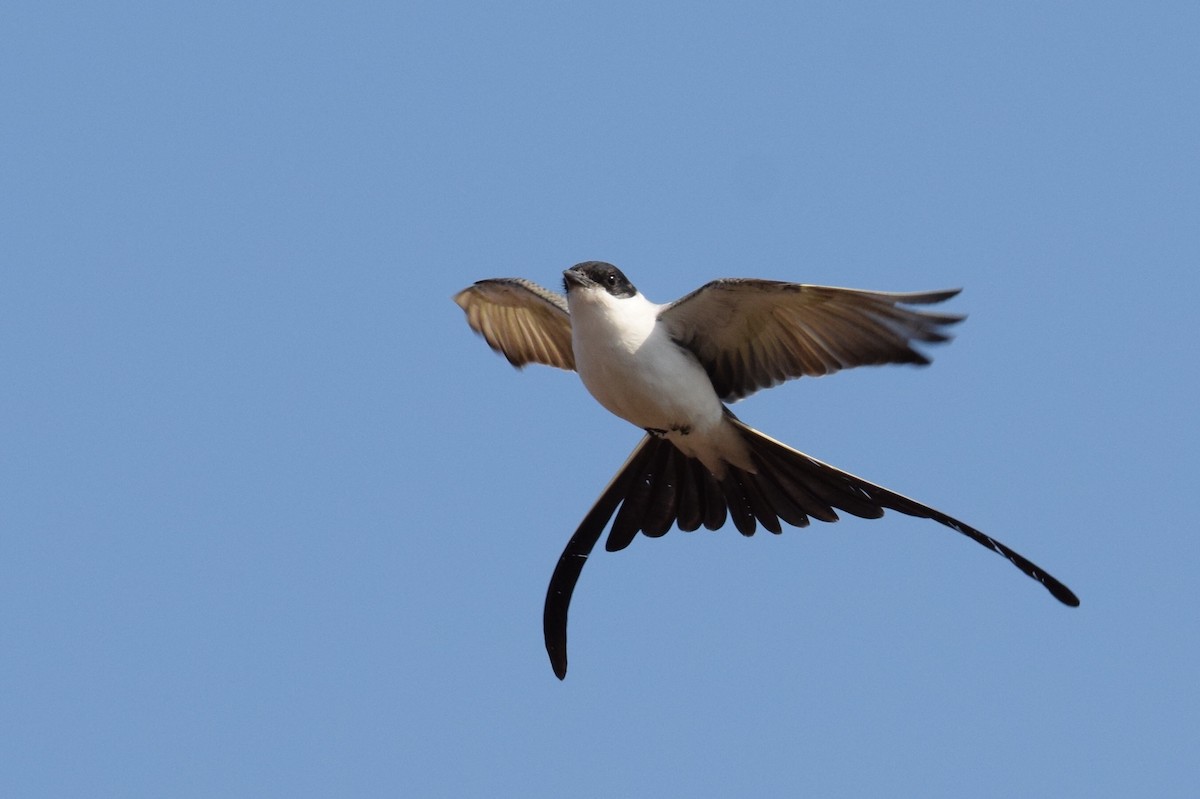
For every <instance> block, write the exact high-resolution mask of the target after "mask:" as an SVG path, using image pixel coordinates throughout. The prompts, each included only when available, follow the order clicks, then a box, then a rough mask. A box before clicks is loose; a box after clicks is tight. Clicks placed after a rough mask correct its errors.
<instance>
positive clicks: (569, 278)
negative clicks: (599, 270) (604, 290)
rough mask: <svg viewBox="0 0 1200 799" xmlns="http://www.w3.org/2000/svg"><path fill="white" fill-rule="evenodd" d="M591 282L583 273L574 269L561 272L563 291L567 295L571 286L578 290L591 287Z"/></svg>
mask: <svg viewBox="0 0 1200 799" xmlns="http://www.w3.org/2000/svg"><path fill="white" fill-rule="evenodd" d="M591 282H592V281H591V280H589V279H588V277H587V275H585V274H584V273H583V272H581V271H579V270H578V269H576V268H575V267H571V268H570V269H568V270H566V271H565V272H563V290H564V291H566V292H567V293H568V294H569V293H570V292H571V287H572V286H578V287H579V288H583V287H585V286H589V285H591Z"/></svg>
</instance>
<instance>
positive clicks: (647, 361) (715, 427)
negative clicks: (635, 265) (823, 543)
mask: <svg viewBox="0 0 1200 799" xmlns="http://www.w3.org/2000/svg"><path fill="white" fill-rule="evenodd" d="M589 299H590V298H589ZM597 299H598V300H599V301H598V302H594V303H593V302H573V303H572V307H571V326H572V330H571V333H572V342H571V343H572V347H573V348H574V351H575V368H576V370H577V371H578V373H579V377H580V379H581V380H583V384H584V386H585V387H586V388H587V390H588V392H589V393H591V395H592V396H593V397H595V398H596V401H597V402H599V403H600V404H601V405H603V406H604V407H605V408H607V409H608V410H609V411H611V412H612V413H614V414H616V415H617V416H619V417H621V418H622V419H624V420H626V421H627V422H630V423H631V424H635V425H637V426H638V427H641V428H643V429H645V430H649V431H651V432H654V433H655V434H657V435H661V436H664V437H666V438H668V439H670V440H671V441H672V443H674V444H675V445H676V446H677V447H679V449H680V450H682V451H683V452H684V453H685V454H687V455H690V456H692V457H697V458H700V459H701V460H702V461H703V462H704V463H705V465H706V466H708V467H709V469H710V470H712V471H713V472H714V473H718V474H719V473H721V472H722V471H723V466H722V465H721V462H722V461H725V460H731V461H733V462H735V463H737V462H744V461H745V458H744V457H743V453H742V449H743V447H742V446H741V443H740V441H731V439H730V436H729V435H728V434H729V432H730V431H729V430H727V429H726V425H724V424H723V422H724V412H725V411H724V406H723V405H722V404H721V400H720V398H719V397H718V396H717V394H716V392H715V391H714V390H713V387H712V381H710V380H709V378H708V374H707V373H706V372H705V371H704V367H702V366H701V365H700V363H699V361H697V360H696V358H695V357H694V356H693V355H692V354H691V353H689V352H687V351H686V350H684V349H682V348H681V347H679V346H678V345H676V344H675V343H674V342H673V341H671V340H670V338H669V337H668V336H667V335H666V333H665V332H663V330H662V328H661V327H657V326H656V325H655V318H656V317H655V314H654V312H653V311H654V308H655V306H653V304H652V303H649V302H647V301H646V300H644V299H643V298H641V297H637V298H631V299H625V300H622V301H620V302H610V301H608V298H607V296H606V295H602V296H601V297H598V298H597ZM739 465H740V463H739Z"/></svg>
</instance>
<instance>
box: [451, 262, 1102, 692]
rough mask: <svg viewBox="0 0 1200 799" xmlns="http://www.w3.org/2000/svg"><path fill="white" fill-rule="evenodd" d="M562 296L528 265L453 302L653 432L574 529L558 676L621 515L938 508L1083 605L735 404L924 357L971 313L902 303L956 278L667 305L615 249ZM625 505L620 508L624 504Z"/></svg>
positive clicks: (511, 356)
mask: <svg viewBox="0 0 1200 799" xmlns="http://www.w3.org/2000/svg"><path fill="white" fill-rule="evenodd" d="M563 287H564V289H565V290H566V297H565V298H564V297H563V296H562V295H560V294H557V293H555V292H552V291H548V290H547V289H544V288H542V287H541V286H538V285H536V284H535V283H532V282H530V281H528V280H523V279H520V278H500V279H495V280H481V281H479V282H478V283H476V284H475V285H473V286H471V287H470V288H467V289H464V290H463V291H460V292H459V293H458V294H456V295H455V296H454V301H455V302H456V303H458V305H459V306H460V307H462V309H463V310H464V311H466V314H467V323H468V324H470V326H471V327H472V328H473V329H474V330H475V331H476V332H478V333H480V334H482V335H483V337H484V339H486V340H487V343H488V344H489V345H491V347H492V348H493V349H495V350H497V351H498V352H500V353H502V354H503V355H504V356H505V357H506V358H508V360H509V361H510V362H511V363H512V364H513V365H514V366H516V367H518V368H519V367H522V366H524V365H525V364H527V363H541V364H546V365H548V366H556V367H558V368H560V369H569V370H571V369H573V370H575V371H576V372H578V373H579V377H580V379H581V380H583V384H584V386H586V387H587V390H588V391H589V392H590V393H591V394H592V396H593V397H595V398H596V400H597V401H598V402H599V403H600V404H601V405H603V406H604V407H605V408H607V409H608V410H610V411H612V412H613V413H614V414H616V415H617V416H619V417H621V418H622V419H624V420H626V421H628V422H630V423H632V424H635V425H637V426H638V427H640V428H642V429H643V430H645V431H646V435H645V437H643V438H642V440H641V442H640V443H639V444H638V445H637V447H636V448H635V449H634V450H633V454H631V455H630V456H629V459H628V460H626V461H625V464H624V465H623V466H622V467H621V469H620V471H618V472H617V475H616V477H614V478H613V479H612V481H611V482H610V483H609V484H608V486H607V487H606V488H605V489H604V491H603V493H601V495H600V498H599V499H598V500H596V504H595V505H593V506H592V509H591V510H590V511H588V514H587V516H585V517H584V519H583V521H582V522H581V523H580V525H579V528H578V529H577V530H576V531H575V534H574V535H573V536H572V537H571V540H570V542H569V543H568V544H567V547H566V549H565V550H564V551H563V553H562V556H561V557H560V558H559V561H558V566H557V567H556V568H555V570H554V574H553V576H552V577H551V578H550V588H549V590H548V592H547V594H546V607H545V612H544V615H543V627H544V631H545V636H546V652H547V653H548V654H549V655H550V663H551V665H552V666H553V667H554V673H555V674H556V675H558V677H559V679H562V678H564V677H565V676H566V673H567V610H568V607H569V605H570V602H571V593H572V592H573V591H574V590H575V583H576V582H577V581H578V579H579V575H580V573H581V571H582V570H583V564H584V563H585V562H586V560H587V557H588V555H589V554H590V553H591V551H592V548H593V547H594V546H595V544H596V542H597V541H598V540H599V539H600V536H601V534H603V532H604V528H605V527H607V526H608V522H609V519H611V518H612V516H613V513H614V512H615V513H616V520H615V521H614V522H613V525H612V529H611V530H610V532H609V534H608V541H607V542H606V545H605V546H606V548H607V549H608V550H609V551H610V552H611V551H616V550H619V549H623V548H625V547H627V546H629V544H630V542H632V541H633V537H634V536H635V535H637V533H638V531H641V532H643V533H645V534H646V535H647V536H651V537H657V536H661V535H663V534H665V533H666V532H667V530H669V529H670V528H671V525H672V524H676V525H678V526H679V529H680V530H686V531H690V530H696V529H698V528H699V527H700V526H701V525H704V526H705V527H707V528H708V529H710V530H715V529H717V528H719V527H721V526H722V525H723V524H724V523H725V519H726V514H727V513H728V516H730V517H732V519H733V523H734V525H735V526H736V527H737V529H738V531H739V532H741V533H742V535H747V536H748V535H753V533H754V530H755V527H756V523H757V524H761V525H762V526H763V527H765V528H766V529H768V530H770V531H771V532H773V533H778V532H780V530H781V526H780V522H781V521H782V522H786V523H788V524H791V525H794V526H796V527H804V526H807V525H808V523H809V519H810V518H812V519H818V520H820V521H823V522H834V521H837V519H838V516H837V513H836V512H835V509H837V510H842V511H845V512H846V513H850V514H852V515H854V516H860V517H863V518H868V519H874V518H878V517H880V516H882V515H883V512H884V510H885V509H889V510H895V511H899V512H900V513H906V514H908V515H910V516H919V517H922V518H928V519H933V520H935V521H938V522H941V523H942V524H944V525H946V526H947V527H950V528H951V529H953V530H957V531H958V532H960V533H962V534H963V535H965V536H967V537H969V538H971V539H973V540H974V541H977V542H978V543H980V544H982V545H984V546H985V547H987V548H988V549H991V550H993V551H995V552H998V553H999V554H1001V555H1003V556H1004V557H1006V558H1008V560H1009V561H1011V562H1012V563H1013V565H1015V566H1016V567H1017V568H1018V569H1020V570H1021V571H1022V572H1024V573H1025V574H1027V575H1028V576H1030V577H1032V578H1033V579H1035V580H1037V581H1038V582H1039V583H1041V584H1042V585H1044V586H1045V587H1046V589H1047V590H1048V591H1050V593H1051V594H1053V595H1054V597H1055V598H1056V599H1057V600H1059V601H1060V602H1062V603H1063V604H1066V605H1070V606H1072V607H1074V606H1077V605H1078V604H1079V599H1078V598H1076V596H1075V594H1073V593H1072V592H1071V590H1070V589H1069V588H1067V587H1066V586H1065V585H1063V584H1062V583H1060V582H1059V581H1058V580H1056V579H1055V578H1054V577H1052V576H1050V575H1049V574H1048V573H1047V572H1046V571H1045V570H1044V569H1042V568H1041V567H1039V566H1037V565H1036V564H1034V563H1032V562H1030V561H1029V560H1027V559H1026V558H1024V557H1023V556H1021V555H1019V554H1017V553H1016V552H1014V551H1013V550H1011V549H1009V548H1008V547H1007V546H1005V545H1004V544H1002V543H1000V542H999V541H997V540H996V539H994V538H992V537H991V536H988V535H985V534H984V533H981V532H980V531H979V530H976V529H975V528H973V527H971V526H969V525H967V524H964V523H963V522H960V521H959V520H957V519H954V518H952V517H950V516H947V515H946V514H944V513H942V512H941V511H938V510H935V509H933V508H931V507H929V506H927V505H922V504H921V503H919V502H915V501H914V500H911V499H909V498H907V497H904V496H901V495H900V494H896V493H894V492H892V491H889V490H887V489H886V488H882V487H881V486H877V485H875V484H874V483H869V482H867V481H866V480H863V479H862V478H860V477H855V476H854V475H852V474H848V473H846V472H843V471H841V470H840V469H837V468H835V467H833V466H830V465H829V464H827V463H822V462H821V461H819V460H816V459H815V458H811V457H809V456H808V455H805V454H804V453H802V452H799V451H797V450H794V449H792V448H791V447H788V446H786V445H785V444H781V443H780V442H778V441H776V440H775V439H773V438H770V437H769V436H766V435H764V434H763V433H760V432H759V431H757V430H755V429H753V428H751V427H749V426H747V425H746V424H744V423H743V422H741V421H740V420H739V419H738V418H737V417H736V416H734V415H733V413H732V412H731V411H730V410H729V408H728V407H727V406H726V404H725V403H727V402H734V401H736V400H739V399H741V398H743V397H745V396H747V395H749V394H752V393H753V392H755V391H757V390H759V389H760V388H767V387H769V386H774V385H777V384H778V383H782V382H783V381H784V380H788V379H791V378H794V377H801V376H804V375H812V376H816V375H825V374H831V373H833V372H836V371H838V370H840V369H848V368H850V367H852V366H864V365H870V364H885V363H909V364H921V365H924V364H928V363H929V359H928V358H926V357H925V356H924V355H923V354H921V353H920V352H919V351H917V350H916V349H914V348H913V342H922V343H926V344H936V343H940V342H945V341H948V340H949V336H948V335H947V333H946V332H944V329H945V328H946V327H948V326H949V325H952V324H955V323H957V322H960V321H962V319H963V318H964V317H961V316H955V315H951V314H940V313H931V312H929V311H918V310H912V309H911V308H908V307H905V306H912V305H929V304H932V303H938V302H942V301H943V300H947V299H949V298H950V297H953V296H954V295H955V294H957V293H958V290H957V289H951V290H948V291H929V292H920V293H911V294H896V293H888V292H880V291H859V290H856V289H844V288H831V287H827V286H810V285H804V284H800V283H782V282H778V281H772V280H749V279H727V280H714V281H712V282H710V283H707V284H705V285H704V286H701V287H700V288H699V289H697V290H695V291H693V292H692V293H691V294H688V295H686V296H684V297H683V298H681V299H679V300H676V301H675V302H672V303H669V304H667V305H657V304H655V303H653V302H650V300H648V299H646V298H645V297H644V296H642V295H641V294H640V293H638V290H637V289H635V288H634V287H633V284H631V283H630V282H629V280H628V279H626V277H625V275H624V274H623V273H622V272H621V270H619V269H617V268H616V267H615V266H613V265H612V264H607V263H603V262H600V261H586V262H584V263H581V264H577V265H576V266H573V267H571V268H570V269H568V270H566V271H565V272H563ZM618 507H619V508H620V510H618Z"/></svg>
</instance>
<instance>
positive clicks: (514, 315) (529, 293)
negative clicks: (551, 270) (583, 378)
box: [454, 277, 575, 371]
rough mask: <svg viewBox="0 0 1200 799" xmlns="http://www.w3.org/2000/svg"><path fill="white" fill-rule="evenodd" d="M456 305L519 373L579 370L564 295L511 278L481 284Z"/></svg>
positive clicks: (457, 299) (458, 296)
mask: <svg viewBox="0 0 1200 799" xmlns="http://www.w3.org/2000/svg"><path fill="white" fill-rule="evenodd" d="M454 301H455V302H456V303H458V306H459V307H460V308H462V309H463V311H465V312H466V314H467V324H469V325H470V326H471V329H472V330H474V331H475V332H476V333H479V334H480V335H481V336H483V338H484V340H485V341H487V343H488V345H489V346H491V348H492V349H494V350H496V352H499V353H500V354H501V355H503V356H504V357H505V358H507V359H508V362H509V363H511V364H512V365H513V366H515V367H517V368H518V369H519V368H521V367H522V366H524V365H525V364H527V363H541V364H545V365H546V366H554V367H557V368H559V369H567V370H572V371H573V370H574V369H575V352H574V350H573V349H572V348H571V315H570V314H569V313H568V311H567V301H566V298H564V297H563V296H562V295H561V294H557V293H555V292H553V291H550V290H548V289H545V288H542V287H541V286H539V285H538V284H536V283H533V282H531V281H529V280H524V279H522V278H516V277H508V278H494V279H492V280H480V281H479V282H478V283H476V284H475V285H473V286H470V287H469V288H465V289H463V290H462V291H460V292H458V293H457V294H455V295H454Z"/></svg>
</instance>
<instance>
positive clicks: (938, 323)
mask: <svg viewBox="0 0 1200 799" xmlns="http://www.w3.org/2000/svg"><path fill="white" fill-rule="evenodd" d="M958 292H959V289H948V290H945V291H928V292H919V293H911V294H896V293H890V292H882V291H860V290H857V289H843V288H833V287H830V286H809V285H805V284H801V283H782V282H778V281H773V280H743V279H728V280H714V281H713V282H711V283H708V284H706V285H704V286H701V287H700V288H699V289H697V290H696V291H693V292H692V293H691V294H688V295H686V296H684V297H682V298H681V299H679V300H677V301H676V302H673V303H671V304H670V305H668V306H666V307H665V308H664V309H663V310H662V312H661V313H660V314H659V317H660V319H661V320H662V321H663V322H664V323H665V324H666V326H667V330H668V331H669V332H670V334H671V337H672V338H673V339H674V340H675V341H677V342H678V343H679V344H681V345H682V346H684V347H687V348H688V349H690V350H691V351H692V352H694V353H695V354H696V357H697V358H699V359H700V363H701V364H703V366H704V368H705V369H706V370H707V371H708V374H709V377H710V378H711V379H712V381H713V386H714V388H716V390H717V394H719V395H720V396H721V398H722V399H724V400H726V401H727V402H732V401H734V400H738V399H741V398H742V397H745V396H747V395H749V394H752V393H754V392H755V391H757V390H759V389H760V388H767V387H769V386H774V385H777V384H779V383H782V382H783V381H784V380H789V379H791V378H794V377H801V376H804V375H811V376H817V375H826V374H831V373H833V372H836V371H838V370H841V369H849V368H850V367H853V366H865V365H871V364H885V363H912V364H922V365H923V364H927V363H929V359H928V358H927V357H925V355H923V354H922V353H920V352H918V351H917V350H916V349H914V348H913V346H912V344H913V342H914V341H920V342H924V343H927V344H936V343H941V342H944V341H949V340H950V336H949V335H948V334H947V333H946V332H944V328H945V327H947V326H949V325H952V324H954V323H956V322H960V321H962V320H963V319H964V318H965V317H962V316H956V315H953V314H938V313H929V312H926V311H916V310H913V309H911V308H905V307H903V306H905V305H927V304H931V303H937V302H942V301H943V300H947V299H949V298H951V297H953V296H954V295H955V294H958Z"/></svg>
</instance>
